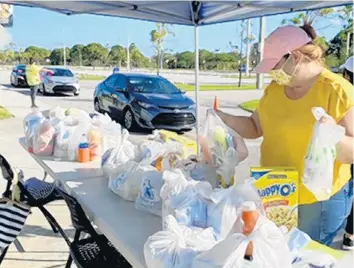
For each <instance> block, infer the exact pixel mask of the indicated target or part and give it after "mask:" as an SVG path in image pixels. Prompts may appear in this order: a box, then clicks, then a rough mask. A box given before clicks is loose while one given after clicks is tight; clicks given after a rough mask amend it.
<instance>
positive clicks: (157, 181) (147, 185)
mask: <svg viewBox="0 0 354 268" xmlns="http://www.w3.org/2000/svg"><path fill="white" fill-rule="evenodd" d="M162 185H163V180H162V173H161V172H159V171H157V170H156V169H155V170H153V171H151V172H145V173H144V174H143V176H142V184H141V186H140V190H139V194H138V197H137V198H136V200H135V208H136V209H138V210H142V211H145V212H148V213H151V214H154V215H157V216H160V217H161V213H162V199H161V197H160V191H161V187H162Z"/></svg>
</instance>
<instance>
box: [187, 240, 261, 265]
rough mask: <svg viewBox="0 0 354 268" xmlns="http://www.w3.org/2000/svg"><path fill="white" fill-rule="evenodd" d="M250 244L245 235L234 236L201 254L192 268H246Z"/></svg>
mask: <svg viewBox="0 0 354 268" xmlns="http://www.w3.org/2000/svg"><path fill="white" fill-rule="evenodd" d="M248 243H249V241H248V239H247V237H246V236H245V235H243V234H232V235H230V236H229V237H227V238H226V239H225V240H223V241H221V242H219V243H218V244H216V245H215V246H214V247H213V248H212V249H210V250H208V251H205V252H203V253H201V254H199V255H198V256H197V257H196V258H195V259H194V261H193V265H192V268H244V266H243V265H242V264H243V263H244V262H245V261H244V256H245V252H246V248H247V245H248ZM261 267H262V266H260V267H258V266H257V268H261Z"/></svg>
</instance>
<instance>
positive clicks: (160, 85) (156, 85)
mask: <svg viewBox="0 0 354 268" xmlns="http://www.w3.org/2000/svg"><path fill="white" fill-rule="evenodd" d="M129 83H130V86H131V88H132V89H133V90H134V91H136V92H141V93H156V94H178V93H181V91H180V90H179V89H178V88H177V87H176V86H175V85H173V84H172V83H171V82H169V81H168V80H166V79H164V78H160V77H130V78H129Z"/></svg>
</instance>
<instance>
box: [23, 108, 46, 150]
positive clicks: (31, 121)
mask: <svg viewBox="0 0 354 268" xmlns="http://www.w3.org/2000/svg"><path fill="white" fill-rule="evenodd" d="M44 120H45V118H44V116H43V114H42V113H41V112H39V111H38V110H33V111H32V112H31V113H29V114H28V115H27V116H26V117H25V118H24V120H23V129H24V132H25V139H26V144H27V150H28V151H29V152H30V153H33V138H34V135H35V129H36V128H37V126H38V125H39V124H40V123H41V122H43V121H44Z"/></svg>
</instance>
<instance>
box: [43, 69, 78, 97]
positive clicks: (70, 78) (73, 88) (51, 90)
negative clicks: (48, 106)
mask: <svg viewBox="0 0 354 268" xmlns="http://www.w3.org/2000/svg"><path fill="white" fill-rule="evenodd" d="M47 69H49V70H51V71H53V72H52V73H50V72H48V73H47V72H42V73H41V80H42V84H41V87H40V91H41V92H42V93H43V95H49V94H56V93H73V94H74V95H75V96H78V95H79V94H80V83H79V79H78V78H77V77H76V76H75V75H74V74H73V73H72V72H71V71H70V70H69V69H66V68H47Z"/></svg>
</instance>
